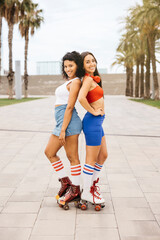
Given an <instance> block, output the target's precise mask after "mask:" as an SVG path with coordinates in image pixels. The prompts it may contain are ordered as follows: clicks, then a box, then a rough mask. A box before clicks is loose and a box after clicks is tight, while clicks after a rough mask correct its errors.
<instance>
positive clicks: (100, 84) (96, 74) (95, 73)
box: [81, 51, 102, 88]
mask: <svg viewBox="0 0 160 240" xmlns="http://www.w3.org/2000/svg"><path fill="white" fill-rule="evenodd" d="M87 55H92V57H93V58H94V59H95V61H96V64H97V59H96V58H95V56H94V55H93V53H91V52H88V51H86V52H82V53H81V56H82V61H83V63H84V59H85V57H86V56H87ZM83 71H84V73H83V74H84V75H85V70H84V67H83ZM94 76H99V77H100V78H101V76H100V74H99V72H98V69H97V67H96V70H95V72H94ZM98 85H99V86H100V87H101V88H102V80H101V81H100V82H99V83H98Z"/></svg>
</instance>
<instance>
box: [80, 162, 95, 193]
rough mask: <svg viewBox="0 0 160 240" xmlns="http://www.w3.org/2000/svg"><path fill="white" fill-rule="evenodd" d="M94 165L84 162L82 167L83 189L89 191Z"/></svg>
mask: <svg viewBox="0 0 160 240" xmlns="http://www.w3.org/2000/svg"><path fill="white" fill-rule="evenodd" d="M93 171H94V166H91V165H89V164H85V165H84V167H83V190H87V191H90V187H91V185H92V177H93Z"/></svg>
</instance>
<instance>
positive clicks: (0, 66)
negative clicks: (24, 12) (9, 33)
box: [0, 16, 2, 83]
mask: <svg viewBox="0 0 160 240" xmlns="http://www.w3.org/2000/svg"><path fill="white" fill-rule="evenodd" d="M1 35H2V17H1V16H0V83H1V73H2V53H1V47H2V40H1V38H2V36H1Z"/></svg>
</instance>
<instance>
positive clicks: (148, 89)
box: [145, 40, 151, 99]
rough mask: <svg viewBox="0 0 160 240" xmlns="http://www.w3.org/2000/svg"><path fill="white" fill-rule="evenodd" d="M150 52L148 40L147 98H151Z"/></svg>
mask: <svg viewBox="0 0 160 240" xmlns="http://www.w3.org/2000/svg"><path fill="white" fill-rule="evenodd" d="M150 61H151V60H150V51H149V44H148V40H147V58H146V77H145V98H147V99H149V98H150Z"/></svg>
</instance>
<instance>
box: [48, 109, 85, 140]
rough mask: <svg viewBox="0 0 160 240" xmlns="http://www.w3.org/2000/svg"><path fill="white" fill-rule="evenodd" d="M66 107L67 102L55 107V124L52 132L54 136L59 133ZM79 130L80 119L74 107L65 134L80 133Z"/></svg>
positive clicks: (80, 126)
mask: <svg viewBox="0 0 160 240" xmlns="http://www.w3.org/2000/svg"><path fill="white" fill-rule="evenodd" d="M66 107H67V104H65V105H60V106H58V107H56V108H55V120H56V126H55V128H54V130H53V132H52V134H54V135H56V136H59V135H60V132H61V128H62V124H63V119H64V114H65V110H66ZM81 130H82V121H81V119H80V117H79V116H78V113H77V111H76V109H75V108H74V109H73V112H72V118H71V121H70V123H69V124H68V127H67V129H66V136H72V135H76V134H80V133H81Z"/></svg>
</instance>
